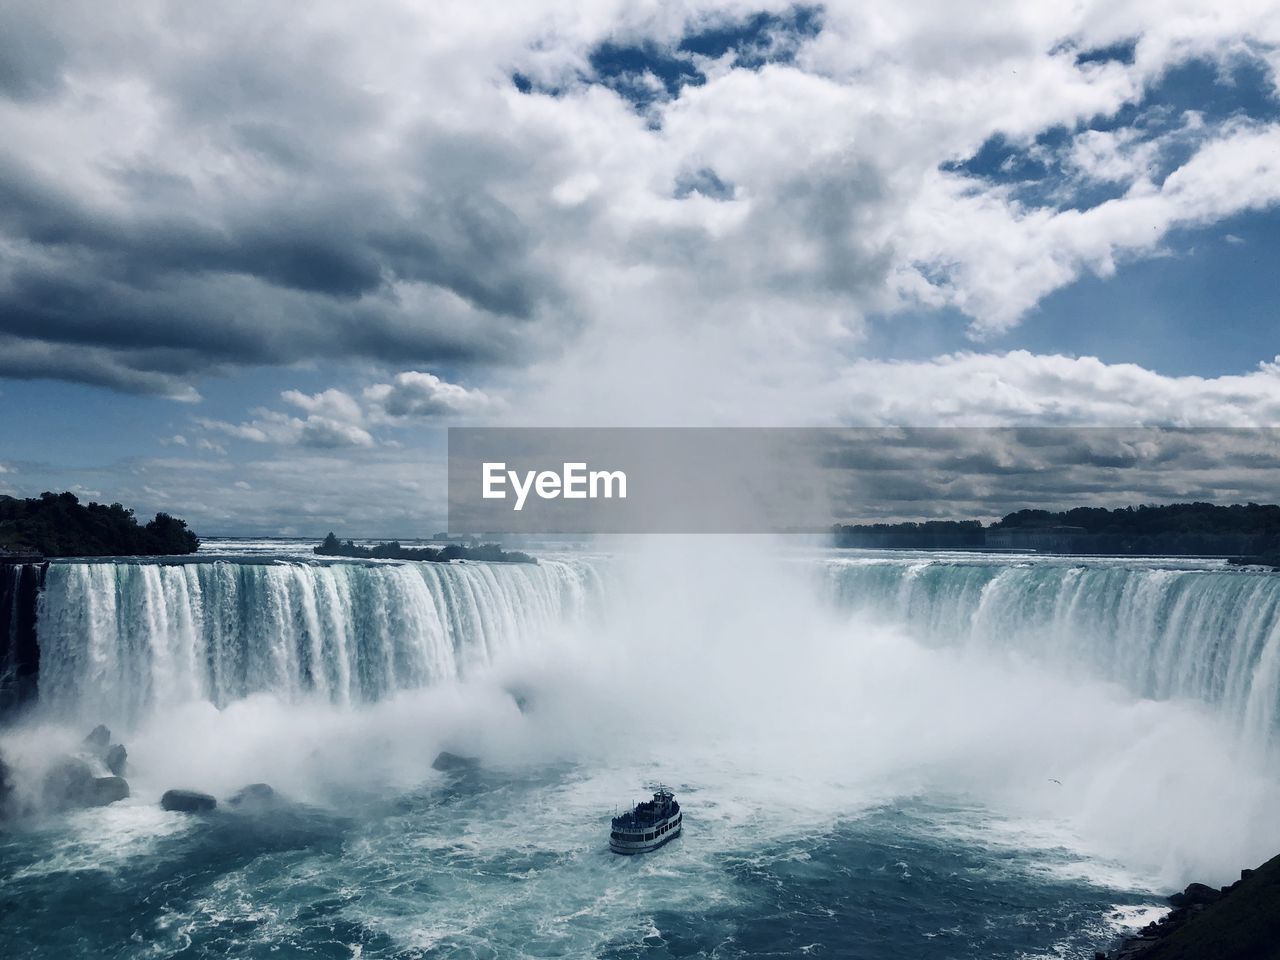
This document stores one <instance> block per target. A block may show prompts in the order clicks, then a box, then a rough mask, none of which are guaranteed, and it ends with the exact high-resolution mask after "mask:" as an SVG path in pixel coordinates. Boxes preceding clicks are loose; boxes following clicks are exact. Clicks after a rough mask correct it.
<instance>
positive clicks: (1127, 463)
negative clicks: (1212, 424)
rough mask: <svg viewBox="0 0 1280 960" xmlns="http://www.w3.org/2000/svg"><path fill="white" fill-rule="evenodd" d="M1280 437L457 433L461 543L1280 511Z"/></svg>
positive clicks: (456, 508)
mask: <svg viewBox="0 0 1280 960" xmlns="http://www.w3.org/2000/svg"><path fill="white" fill-rule="evenodd" d="M1278 441H1280V434H1278V433H1277V431H1275V430H1271V429H1181V428H1162V427H1143V428H1131V429H1130V428H1122V429H1116V428H1069V427H1060V428H1059V427H1054V428H1007V429H1006V428H1001V429H969V428H868V429H827V428H796V429H791V428H451V429H450V430H449V531H450V533H453V534H481V533H494V534H520V533H538V534H593V533H601V534H607V533H794V532H822V531H827V530H829V529H830V527H831V526H832V524H834V523H847V522H877V521H895V520H915V519H928V518H947V519H966V518H972V519H984V518H991V517H996V516H1000V515H1002V514H1004V513H1006V512H1009V511H1012V510H1018V509H1024V508H1053V509H1067V508H1070V507H1074V506H1108V507H1115V506H1125V505H1130V504H1139V503H1157V502H1159V503H1169V502H1174V501H1196V500H1200V501H1205V502H1210V503H1240V502H1249V501H1274V500H1275V499H1276V495H1277V491H1278V490H1280V442H1278Z"/></svg>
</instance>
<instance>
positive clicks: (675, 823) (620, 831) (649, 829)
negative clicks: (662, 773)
mask: <svg viewBox="0 0 1280 960" xmlns="http://www.w3.org/2000/svg"><path fill="white" fill-rule="evenodd" d="M683 821H684V814H683V813H681V812H680V804H679V803H677V802H676V798H675V794H673V793H672V792H671V791H670V790H668V789H667V788H666V787H659V788H658V791H657V792H656V793H655V794H654V795H653V799H652V800H646V801H644V802H643V803H637V804H636V808H635V809H634V810H632V811H631V812H630V813H624V814H623V815H622V816H620V817H614V818H613V832H611V833H610V834H609V849H610V850H612V851H613V852H614V853H648V852H649V851H650V850H657V849H658V848H659V847H660V846H662V845H663V844H664V843H666V842H667V841H668V840H671V839H673V838H675V837H678V836H680V825H681V823H682V822H683Z"/></svg>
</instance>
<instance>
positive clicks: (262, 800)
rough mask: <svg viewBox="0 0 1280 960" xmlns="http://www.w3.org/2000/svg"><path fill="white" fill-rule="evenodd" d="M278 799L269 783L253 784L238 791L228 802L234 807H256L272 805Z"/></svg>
mask: <svg viewBox="0 0 1280 960" xmlns="http://www.w3.org/2000/svg"><path fill="white" fill-rule="evenodd" d="M276 799H278V798H277V795H276V792H275V790H274V789H272V787H271V784H269V783H251V784H249V785H248V786H247V787H244V788H243V789H241V790H238V791H237V792H236V794H235V796H233V797H232V798H231V799H230V800H228V801H227V802H228V803H229V804H231V805H232V806H233V807H255V806H262V805H264V804H268V803H272V802H274V801H275V800H276Z"/></svg>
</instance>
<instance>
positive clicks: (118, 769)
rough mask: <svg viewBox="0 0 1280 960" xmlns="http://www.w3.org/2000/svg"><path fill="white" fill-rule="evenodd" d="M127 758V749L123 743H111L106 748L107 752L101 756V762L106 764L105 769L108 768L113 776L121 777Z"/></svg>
mask: <svg viewBox="0 0 1280 960" xmlns="http://www.w3.org/2000/svg"><path fill="white" fill-rule="evenodd" d="M128 759H129V751H128V750H126V749H125V748H124V745H123V744H119V743H113V744H112V745H111V746H110V747H108V748H107V752H106V754H105V755H104V756H103V758H102V762H103V763H105V764H106V765H107V769H108V770H110V771H111V773H112V774H113V775H114V776H117V777H123V776H124V771H125V767H126V765H127V762H128Z"/></svg>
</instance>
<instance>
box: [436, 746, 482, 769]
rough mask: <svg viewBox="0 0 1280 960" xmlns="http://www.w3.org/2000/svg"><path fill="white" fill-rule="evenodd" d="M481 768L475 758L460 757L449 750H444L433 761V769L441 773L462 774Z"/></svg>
mask: <svg viewBox="0 0 1280 960" xmlns="http://www.w3.org/2000/svg"><path fill="white" fill-rule="evenodd" d="M479 766H480V761H479V760H477V759H476V758H475V757H460V756H458V754H456V753H450V752H449V751H448V750H442V751H441V752H440V753H438V754H437V755H436V758H435V759H434V760H432V761H431V769H432V770H439V771H440V772H441V773H461V772H463V771H469V770H475V769H476V768H477V767H479Z"/></svg>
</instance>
